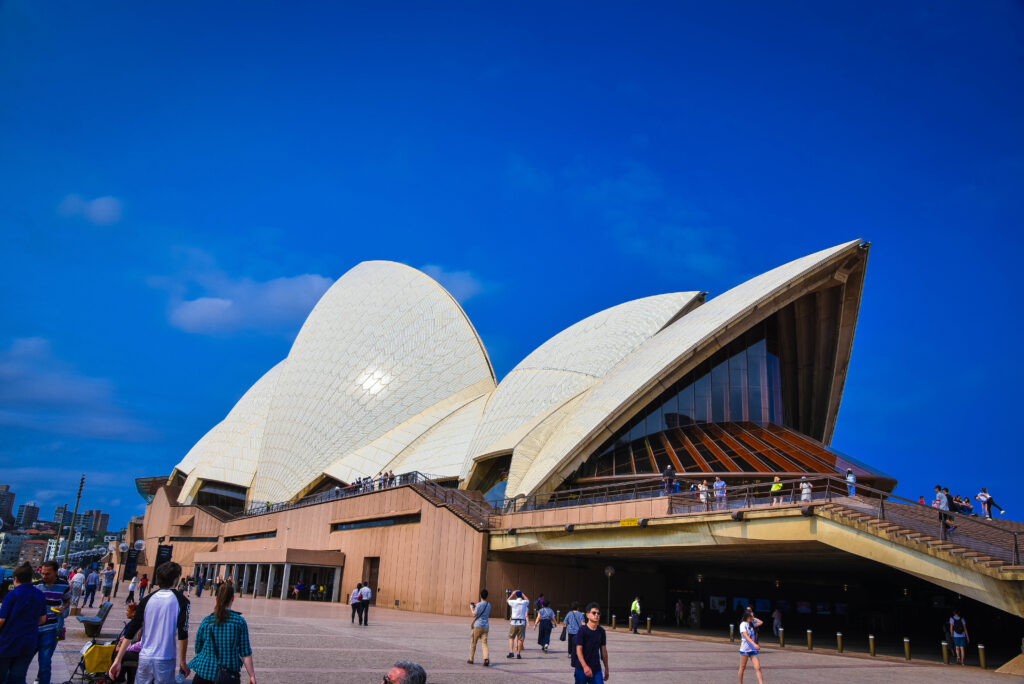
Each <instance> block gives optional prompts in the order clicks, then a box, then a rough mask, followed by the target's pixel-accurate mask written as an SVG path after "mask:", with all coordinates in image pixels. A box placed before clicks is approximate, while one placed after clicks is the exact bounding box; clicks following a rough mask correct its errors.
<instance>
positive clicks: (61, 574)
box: [57, 563, 68, 582]
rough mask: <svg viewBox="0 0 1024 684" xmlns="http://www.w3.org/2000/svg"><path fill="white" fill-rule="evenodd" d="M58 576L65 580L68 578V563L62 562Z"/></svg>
mask: <svg viewBox="0 0 1024 684" xmlns="http://www.w3.org/2000/svg"><path fill="white" fill-rule="evenodd" d="M57 577H60V578H61V579H62V580H64V581H65V582H66V581H67V579H68V564H67V563H61V566H60V570H58V571H57Z"/></svg>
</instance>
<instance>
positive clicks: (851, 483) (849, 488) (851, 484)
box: [846, 468, 857, 496]
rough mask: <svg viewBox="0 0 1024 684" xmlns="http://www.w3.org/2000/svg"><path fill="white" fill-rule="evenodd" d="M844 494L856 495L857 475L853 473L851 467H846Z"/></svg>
mask: <svg viewBox="0 0 1024 684" xmlns="http://www.w3.org/2000/svg"><path fill="white" fill-rule="evenodd" d="M846 495H847V496H856V495H857V476H856V475H854V474H853V468H847V469H846Z"/></svg>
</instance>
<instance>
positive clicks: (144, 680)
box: [135, 658, 178, 684]
mask: <svg viewBox="0 0 1024 684" xmlns="http://www.w3.org/2000/svg"><path fill="white" fill-rule="evenodd" d="M177 664H178V663H177V661H176V660H175V659H174V658H171V659H170V660H157V659H155V658H139V669H138V671H137V672H136V673H135V682H136V684H151V683H152V684H174V677H175V676H176V675H177V674H178V673H177V669H178V667H177Z"/></svg>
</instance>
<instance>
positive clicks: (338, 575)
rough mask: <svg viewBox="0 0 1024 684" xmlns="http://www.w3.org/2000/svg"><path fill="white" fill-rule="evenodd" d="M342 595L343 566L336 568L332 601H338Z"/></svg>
mask: <svg viewBox="0 0 1024 684" xmlns="http://www.w3.org/2000/svg"><path fill="white" fill-rule="evenodd" d="M340 597H341V568H334V591H332V592H331V603H337V602H338V601H339V600H340Z"/></svg>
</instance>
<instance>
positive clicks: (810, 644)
mask: <svg viewBox="0 0 1024 684" xmlns="http://www.w3.org/2000/svg"><path fill="white" fill-rule="evenodd" d="M807 650H808V651H813V650H814V635H813V634H812V633H811V630H807Z"/></svg>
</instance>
